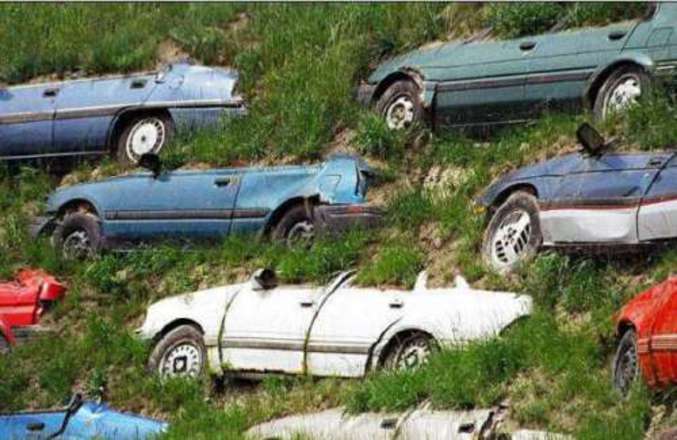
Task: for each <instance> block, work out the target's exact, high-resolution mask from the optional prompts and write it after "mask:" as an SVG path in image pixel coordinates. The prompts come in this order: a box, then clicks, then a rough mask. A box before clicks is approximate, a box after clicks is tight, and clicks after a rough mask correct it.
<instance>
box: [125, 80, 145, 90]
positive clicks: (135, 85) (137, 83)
mask: <svg viewBox="0 0 677 440" xmlns="http://www.w3.org/2000/svg"><path fill="white" fill-rule="evenodd" d="M146 82H147V81H146V80H145V79H137V80H134V81H132V83H131V84H130V86H129V88H130V89H143V88H144V87H146Z"/></svg>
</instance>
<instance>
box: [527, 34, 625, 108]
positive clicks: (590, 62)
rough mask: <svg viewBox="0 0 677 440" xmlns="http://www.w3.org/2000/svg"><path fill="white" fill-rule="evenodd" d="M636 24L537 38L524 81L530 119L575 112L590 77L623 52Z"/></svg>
mask: <svg viewBox="0 0 677 440" xmlns="http://www.w3.org/2000/svg"><path fill="white" fill-rule="evenodd" d="M636 25H637V24H636V22H633V21H626V22H623V23H618V24H613V25H610V26H605V27H599V28H588V29H585V30H580V31H567V32H558V33H554V34H546V35H540V36H537V37H533V38H531V39H530V40H531V41H532V42H533V46H534V47H533V49H532V50H531V58H530V61H529V74H528V76H527V79H526V84H525V89H526V101H527V102H528V103H529V107H530V113H531V116H536V115H538V114H539V113H541V112H543V111H544V110H577V109H579V108H581V107H582V105H583V102H584V100H583V97H584V94H585V90H586V86H587V83H588V81H589V79H590V78H591V77H592V75H593V74H594V73H595V72H596V71H597V70H598V69H599V68H600V67H602V66H606V65H608V64H610V63H611V62H612V61H613V60H614V59H616V58H617V57H618V55H619V54H620V53H621V51H622V50H623V47H624V46H625V44H626V41H627V40H628V38H629V36H630V35H631V34H632V31H633V29H634V28H635V27H636Z"/></svg>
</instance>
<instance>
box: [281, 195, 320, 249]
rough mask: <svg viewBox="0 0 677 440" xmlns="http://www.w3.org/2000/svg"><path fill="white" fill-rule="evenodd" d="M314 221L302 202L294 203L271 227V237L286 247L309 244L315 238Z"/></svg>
mask: <svg viewBox="0 0 677 440" xmlns="http://www.w3.org/2000/svg"><path fill="white" fill-rule="evenodd" d="M315 231H316V228H315V222H314V221H313V218H312V215H311V214H309V213H308V209H307V208H306V206H305V205H304V204H301V205H295V206H293V207H292V208H291V209H289V210H288V211H287V212H285V213H284V215H283V216H282V218H281V219H280V221H279V222H278V223H277V225H276V226H275V228H274V229H273V233H272V238H273V240H275V241H279V242H282V243H284V244H285V245H286V246H288V247H294V246H299V245H303V246H310V245H311V244H312V243H313V241H314V240H315Z"/></svg>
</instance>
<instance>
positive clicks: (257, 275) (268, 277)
mask: <svg viewBox="0 0 677 440" xmlns="http://www.w3.org/2000/svg"><path fill="white" fill-rule="evenodd" d="M252 285H253V287H254V290H270V289H274V288H275V287H277V275H276V274H275V271H274V270H272V269H259V270H257V271H256V272H254V275H252Z"/></svg>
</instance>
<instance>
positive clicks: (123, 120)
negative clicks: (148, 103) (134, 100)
mask: <svg viewBox="0 0 677 440" xmlns="http://www.w3.org/2000/svg"><path fill="white" fill-rule="evenodd" d="M152 115H157V116H164V117H166V118H169V119H171V118H172V116H171V114H170V113H169V111H168V110H167V109H164V108H158V109H134V110H123V111H122V113H120V114H119V115H118V116H117V118H116V119H115V123H114V125H113V128H112V130H111V131H110V133H109V135H108V142H107V145H108V148H109V149H110V150H111V151H113V152H115V149H116V147H117V145H116V143H117V139H118V138H119V137H120V135H121V134H122V131H123V130H124V129H125V127H127V124H129V123H130V121H132V120H133V119H135V118H138V117H139V116H152Z"/></svg>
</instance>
